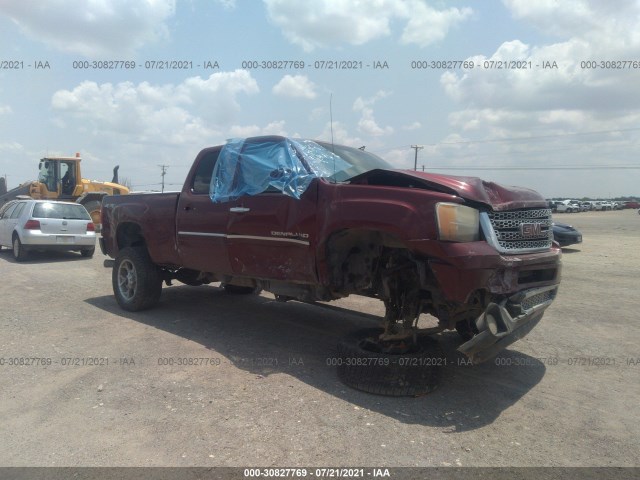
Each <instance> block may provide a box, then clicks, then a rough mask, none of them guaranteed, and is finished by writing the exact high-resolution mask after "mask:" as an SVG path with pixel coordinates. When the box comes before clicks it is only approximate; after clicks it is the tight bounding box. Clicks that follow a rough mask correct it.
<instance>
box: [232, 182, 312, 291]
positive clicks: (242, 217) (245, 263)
mask: <svg viewBox="0 0 640 480" xmlns="http://www.w3.org/2000/svg"><path fill="white" fill-rule="evenodd" d="M317 195H318V180H317V179H316V180H314V181H312V182H311V184H310V185H309V187H308V188H307V190H306V191H305V192H304V193H303V194H302V195H301V197H300V199H296V198H293V197H291V196H289V195H285V194H284V193H282V192H280V191H278V190H274V189H270V190H268V191H266V192H263V193H261V194H258V195H253V196H243V197H240V198H239V199H238V200H236V201H234V202H231V203H233V205H232V207H231V208H230V209H229V210H230V216H229V224H228V227H227V242H228V251H229V261H230V263H231V268H232V269H233V273H235V274H236V275H241V276H249V277H257V278H264V279H271V280H286V281H296V282H315V281H316V278H317V275H316V269H315V244H316V238H315V236H314V233H315V231H316V205H317Z"/></svg>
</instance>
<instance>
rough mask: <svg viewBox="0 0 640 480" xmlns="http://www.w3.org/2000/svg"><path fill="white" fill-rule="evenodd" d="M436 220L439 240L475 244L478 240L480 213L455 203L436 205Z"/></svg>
mask: <svg viewBox="0 0 640 480" xmlns="http://www.w3.org/2000/svg"><path fill="white" fill-rule="evenodd" d="M436 218H437V220H438V233H439V236H440V240H444V241H449V242H475V241H476V240H479V239H480V212H479V211H478V210H476V209H475V208H471V207H465V206H464V205H458V204H457V203H437V204H436Z"/></svg>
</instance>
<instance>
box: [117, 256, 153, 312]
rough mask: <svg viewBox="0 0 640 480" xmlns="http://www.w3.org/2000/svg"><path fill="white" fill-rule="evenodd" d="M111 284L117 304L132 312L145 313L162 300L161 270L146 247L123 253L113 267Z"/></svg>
mask: <svg viewBox="0 0 640 480" xmlns="http://www.w3.org/2000/svg"><path fill="white" fill-rule="evenodd" d="M111 282H112V285H113V293H114V295H115V297H116V300H117V301H118V305H120V307H122V308H123V309H124V310H127V311H129V312H137V311H140V310H146V309H148V308H151V307H153V306H154V305H155V304H156V303H158V300H160V294H161V293H162V277H161V276H160V270H159V269H158V267H157V266H156V265H155V264H154V263H153V262H152V261H151V258H149V254H148V253H147V250H146V249H145V248H141V247H135V248H134V247H128V248H124V249H122V250H120V252H119V253H118V256H117V257H116V259H115V262H114V265H113V271H112V274H111Z"/></svg>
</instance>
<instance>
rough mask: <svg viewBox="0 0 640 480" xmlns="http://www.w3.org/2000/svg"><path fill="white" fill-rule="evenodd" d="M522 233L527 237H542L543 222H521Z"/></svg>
mask: <svg viewBox="0 0 640 480" xmlns="http://www.w3.org/2000/svg"><path fill="white" fill-rule="evenodd" d="M520 234H521V235H522V236H523V237H525V238H529V237H540V236H541V235H542V224H541V223H521V224H520Z"/></svg>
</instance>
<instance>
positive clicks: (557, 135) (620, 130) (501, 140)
mask: <svg viewBox="0 0 640 480" xmlns="http://www.w3.org/2000/svg"><path fill="white" fill-rule="evenodd" d="M637 131H640V127H633V128H617V129H612V130H593V131H589V132H568V133H555V134H549V135H533V136H530V137H509V138H496V139H485V140H460V141H457V142H435V143H424V144H423V145H426V146H429V147H437V146H438V145H466V144H472V143H504V142H527V141H529V140H542V139H548V138H562V137H574V136H581V135H582V136H585V135H603V134H608V133H624V132H637ZM407 147H410V148H414V146H413V145H411V146H409V145H400V146H399V147H390V148H387V149H384V150H381V151H383V152H385V151H390V150H401V149H403V148H407Z"/></svg>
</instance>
